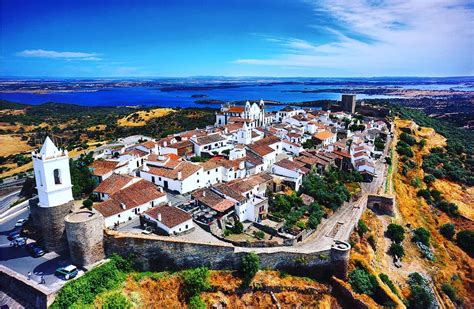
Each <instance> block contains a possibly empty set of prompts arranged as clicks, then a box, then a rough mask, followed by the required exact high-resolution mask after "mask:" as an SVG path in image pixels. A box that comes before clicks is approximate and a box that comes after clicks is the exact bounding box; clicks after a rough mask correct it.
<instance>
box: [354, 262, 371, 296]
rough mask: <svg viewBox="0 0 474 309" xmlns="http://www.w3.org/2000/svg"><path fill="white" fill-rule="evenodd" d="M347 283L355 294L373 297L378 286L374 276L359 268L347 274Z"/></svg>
mask: <svg viewBox="0 0 474 309" xmlns="http://www.w3.org/2000/svg"><path fill="white" fill-rule="evenodd" d="M349 283H350V284H351V286H352V288H353V289H354V291H355V292H357V293H359V294H367V295H373V294H374V292H375V289H376V288H377V286H378V284H377V279H376V278H375V276H374V275H371V274H369V273H368V272H367V271H366V270H365V269H362V268H359V267H358V268H356V269H354V270H353V271H352V272H351V273H350V274H349Z"/></svg>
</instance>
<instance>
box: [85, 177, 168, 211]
mask: <svg viewBox="0 0 474 309" xmlns="http://www.w3.org/2000/svg"><path fill="white" fill-rule="evenodd" d="M165 195H166V194H165V193H163V192H160V191H158V189H157V188H156V187H155V185H154V184H152V183H151V182H148V181H146V180H140V181H138V182H136V183H134V184H132V185H130V186H128V187H126V188H124V189H122V190H120V191H118V192H116V193H114V194H112V195H111V196H110V198H109V199H108V200H106V201H105V202H102V203H99V204H97V205H94V208H95V209H96V210H97V211H98V212H100V213H101V214H102V215H103V216H104V217H110V216H113V215H116V214H118V213H121V212H123V211H124V210H127V209H133V208H135V207H137V206H140V205H144V204H147V203H150V202H151V201H153V200H156V199H158V198H160V197H163V196H165ZM124 208H125V209H124Z"/></svg>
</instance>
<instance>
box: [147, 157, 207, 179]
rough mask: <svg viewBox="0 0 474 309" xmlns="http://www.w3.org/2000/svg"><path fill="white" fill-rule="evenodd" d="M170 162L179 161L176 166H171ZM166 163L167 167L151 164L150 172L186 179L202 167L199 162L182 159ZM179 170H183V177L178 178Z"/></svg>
mask: <svg viewBox="0 0 474 309" xmlns="http://www.w3.org/2000/svg"><path fill="white" fill-rule="evenodd" d="M170 162H173V164H174V162H178V163H179V164H177V165H176V166H173V167H169V163H170ZM170 162H168V163H166V165H165V167H154V166H149V167H148V169H149V170H148V172H147V173H150V174H152V175H156V176H161V177H165V178H169V179H174V180H184V179H186V178H188V177H189V176H191V175H193V174H194V173H196V172H198V171H199V170H200V169H201V168H202V167H201V166H200V165H197V164H193V163H191V162H184V161H183V162H182V161H173V160H170ZM178 172H181V179H178Z"/></svg>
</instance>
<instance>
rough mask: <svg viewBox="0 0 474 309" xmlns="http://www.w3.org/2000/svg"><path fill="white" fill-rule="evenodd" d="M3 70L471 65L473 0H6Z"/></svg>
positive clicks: (341, 71)
mask: <svg viewBox="0 0 474 309" xmlns="http://www.w3.org/2000/svg"><path fill="white" fill-rule="evenodd" d="M0 14H1V16H0V17H1V19H0V25H1V29H0V75H1V76H31V77H33V76H45V77H121V76H124V77H147V76H177V77H180V76H196V75H219V76H221V75H222V76H328V77H331V76H416V75H418V76H454V75H457V76H460V75H473V74H474V60H473V57H474V56H473V55H474V30H473V29H474V24H473V23H474V5H473V3H472V1H470V0H410V1H408V0H387V1H383V0H344V1H343V0H314V1H297V0H293V1H281V0H269V1H257V0H254V1H247V0H239V1H229V0H226V1H222V0H221V1H198V0H194V1H143V0H142V1H123V0H114V1H104V0H101V1H97V0H96V1H85V0H75V1H40V0H38V1H35V0H30V1H23V0H15V1H13V0H4V1H0Z"/></svg>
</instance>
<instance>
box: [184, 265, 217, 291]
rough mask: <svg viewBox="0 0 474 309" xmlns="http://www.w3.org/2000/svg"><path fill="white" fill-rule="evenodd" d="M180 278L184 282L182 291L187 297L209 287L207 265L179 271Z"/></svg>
mask: <svg viewBox="0 0 474 309" xmlns="http://www.w3.org/2000/svg"><path fill="white" fill-rule="evenodd" d="M181 278H182V279H183V283H184V292H185V294H186V297H188V298H191V297H193V296H196V295H199V294H200V293H202V292H204V291H207V290H209V289H210V288H211V283H210V281H209V269H207V267H198V268H195V269H188V270H185V271H183V272H182V273H181Z"/></svg>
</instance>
